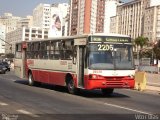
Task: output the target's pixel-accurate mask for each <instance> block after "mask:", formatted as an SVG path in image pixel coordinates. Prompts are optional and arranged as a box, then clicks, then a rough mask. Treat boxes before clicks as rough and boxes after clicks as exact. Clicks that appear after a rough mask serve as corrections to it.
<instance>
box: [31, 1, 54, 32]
mask: <svg viewBox="0 0 160 120" xmlns="http://www.w3.org/2000/svg"><path fill="white" fill-rule="evenodd" d="M50 20H51V5H50V4H42V3H40V4H39V5H38V6H37V7H36V8H35V9H34V10H33V26H35V27H41V28H44V29H49V26H50Z"/></svg>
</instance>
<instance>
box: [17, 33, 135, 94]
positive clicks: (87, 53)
mask: <svg viewBox="0 0 160 120" xmlns="http://www.w3.org/2000/svg"><path fill="white" fill-rule="evenodd" d="M15 47H16V48H15V49H16V51H15V73H16V75H17V76H19V77H21V78H28V82H29V85H34V84H36V83H47V84H53V85H59V86H66V87H67V88H68V91H69V93H72V94H75V93H76V92H77V90H78V89H86V90H92V89H101V90H102V93H104V94H111V93H113V90H114V88H128V89H132V88H134V84H135V80H134V75H135V65H134V58H133V46H132V43H131V38H130V37H129V36H126V35H117V34H105V35H104V34H88V35H80V36H68V37H57V38H53V39H46V40H32V41H25V42H21V43H17V44H16V46H15Z"/></svg>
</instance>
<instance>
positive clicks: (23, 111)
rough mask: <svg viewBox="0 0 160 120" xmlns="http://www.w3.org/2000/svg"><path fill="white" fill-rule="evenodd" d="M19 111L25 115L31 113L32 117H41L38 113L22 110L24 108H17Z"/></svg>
mask: <svg viewBox="0 0 160 120" xmlns="http://www.w3.org/2000/svg"><path fill="white" fill-rule="evenodd" d="M17 112H20V113H22V114H25V115H29V116H31V117H39V116H38V115H35V114H32V113H30V112H28V111H26V110H22V109H20V110H17Z"/></svg>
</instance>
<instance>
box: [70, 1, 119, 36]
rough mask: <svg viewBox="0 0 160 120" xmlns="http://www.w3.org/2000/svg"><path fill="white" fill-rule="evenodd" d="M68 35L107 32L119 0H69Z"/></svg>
mask: <svg viewBox="0 0 160 120" xmlns="http://www.w3.org/2000/svg"><path fill="white" fill-rule="evenodd" d="M70 2H71V3H70V5H71V6H70V24H69V27H70V33H69V34H70V35H77V34H85V33H104V32H108V31H109V28H110V27H109V26H110V19H109V18H110V16H112V15H113V16H114V15H116V6H117V5H118V3H119V0H71V1H70Z"/></svg>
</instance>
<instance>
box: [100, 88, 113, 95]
mask: <svg viewBox="0 0 160 120" xmlns="http://www.w3.org/2000/svg"><path fill="white" fill-rule="evenodd" d="M101 91H102V94H103V95H107V96H108V95H111V94H113V91H114V89H113V88H105V89H101Z"/></svg>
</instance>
